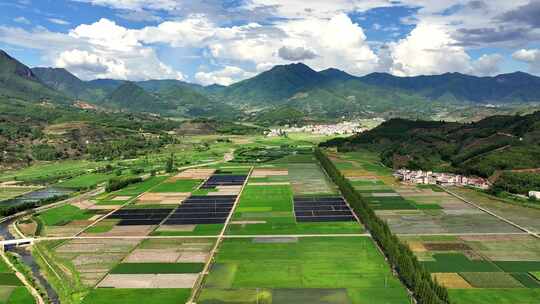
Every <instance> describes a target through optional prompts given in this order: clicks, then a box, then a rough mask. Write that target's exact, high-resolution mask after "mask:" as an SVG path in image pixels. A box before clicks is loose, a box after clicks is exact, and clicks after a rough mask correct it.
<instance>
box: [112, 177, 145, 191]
mask: <svg viewBox="0 0 540 304" xmlns="http://www.w3.org/2000/svg"><path fill="white" fill-rule="evenodd" d="M139 182H142V178H141V177H124V178H111V179H110V180H109V181H108V182H107V186H105V191H107V192H113V191H116V190H120V189H122V188H125V187H127V186H128V185H131V184H135V183H139Z"/></svg>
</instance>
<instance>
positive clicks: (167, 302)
mask: <svg viewBox="0 0 540 304" xmlns="http://www.w3.org/2000/svg"><path fill="white" fill-rule="evenodd" d="M190 294H191V289H185V288H182V289H165V288H163V289H122V288H97V289H93V290H92V291H91V292H90V294H89V295H88V296H86V297H85V298H84V300H83V301H82V303H83V304H111V303H122V304H140V303H141V301H144V303H145V304H184V303H186V301H187V299H188V298H189V296H190Z"/></svg>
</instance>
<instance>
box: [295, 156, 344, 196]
mask: <svg viewBox="0 0 540 304" xmlns="http://www.w3.org/2000/svg"><path fill="white" fill-rule="evenodd" d="M287 168H288V169H289V178H290V180H291V185H292V189H293V192H294V194H295V195H304V194H308V195H309V194H333V193H337V190H336V186H335V185H333V184H332V182H331V181H330V180H329V179H328V177H327V176H326V175H325V173H324V171H323V170H322V168H321V167H320V166H319V164H317V163H305V164H288V165H287Z"/></svg>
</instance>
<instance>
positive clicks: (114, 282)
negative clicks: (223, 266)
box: [98, 273, 199, 288]
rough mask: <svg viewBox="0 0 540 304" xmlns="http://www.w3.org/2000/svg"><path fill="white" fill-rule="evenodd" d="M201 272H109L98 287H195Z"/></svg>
mask: <svg viewBox="0 0 540 304" xmlns="http://www.w3.org/2000/svg"><path fill="white" fill-rule="evenodd" d="M198 277H199V274H196V273H195V274H194V273H190V274H109V275H107V277H105V279H103V281H101V282H100V283H99V285H98V287H113V288H193V285H194V284H195V281H196V280H197V278H198Z"/></svg>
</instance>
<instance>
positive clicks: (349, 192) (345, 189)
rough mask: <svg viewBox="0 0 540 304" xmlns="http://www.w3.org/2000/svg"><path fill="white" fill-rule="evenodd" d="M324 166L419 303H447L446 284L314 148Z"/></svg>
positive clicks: (324, 156)
mask: <svg viewBox="0 0 540 304" xmlns="http://www.w3.org/2000/svg"><path fill="white" fill-rule="evenodd" d="M315 155H316V156H317V159H319V161H320V162H321V164H322V166H323V168H324V169H325V170H326V172H327V173H328V175H329V176H330V177H331V178H332V180H333V181H334V183H336V185H338V187H339V189H340V190H341V193H342V194H343V196H344V197H345V198H346V199H347V201H348V202H349V204H350V205H351V207H352V208H353V210H354V211H355V213H356V214H357V215H358V216H359V217H360V219H361V220H362V222H363V223H364V225H366V227H367V228H368V229H369V231H370V232H371V235H372V236H373V239H374V240H375V241H376V242H377V243H378V244H379V246H380V247H381V248H382V250H383V251H384V254H385V255H386V257H387V258H388V261H389V262H390V264H391V265H392V266H393V267H394V268H395V269H396V271H397V272H398V274H399V277H400V279H401V280H402V282H404V283H405V285H407V286H408V288H409V289H411V290H412V291H413V293H414V295H415V297H416V298H417V299H418V300H419V301H420V302H421V303H449V298H448V292H447V290H446V288H444V287H442V286H440V285H439V284H437V282H434V281H433V280H432V278H431V274H430V273H429V272H428V271H427V270H426V269H425V268H424V267H422V265H421V264H420V262H419V261H418V259H417V258H416V256H415V255H414V253H413V252H412V251H411V250H410V249H409V247H408V246H407V245H405V244H403V243H402V242H401V241H400V240H399V238H398V237H397V236H396V235H394V234H393V233H392V231H391V230H390V228H389V227H388V225H387V224H386V222H385V221H383V220H381V219H380V218H379V217H378V216H377V215H376V214H375V212H374V211H373V209H371V208H370V206H369V204H368V203H367V201H366V200H365V199H364V198H363V197H362V196H361V195H360V194H359V193H358V192H356V191H355V189H354V187H353V186H352V185H351V184H350V182H349V181H348V179H347V178H346V177H344V176H343V175H342V174H341V172H339V170H338V169H337V168H336V167H335V166H334V164H333V163H332V161H330V159H329V158H328V157H327V156H326V155H325V153H324V152H323V151H322V150H321V149H317V150H316V151H315Z"/></svg>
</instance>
